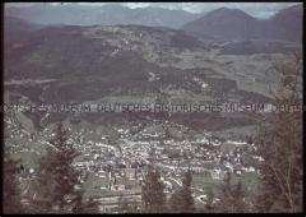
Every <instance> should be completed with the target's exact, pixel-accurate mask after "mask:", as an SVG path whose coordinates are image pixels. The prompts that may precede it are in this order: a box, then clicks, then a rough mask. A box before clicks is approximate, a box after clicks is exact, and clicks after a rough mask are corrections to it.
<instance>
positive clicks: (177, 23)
mask: <svg viewBox="0 0 306 217" xmlns="http://www.w3.org/2000/svg"><path fill="white" fill-rule="evenodd" d="M5 14H6V15H8V16H13V17H18V18H22V19H25V20H27V21H28V22H32V23H36V24H44V25H50V24H51V25H59V24H66V25H117V24H134V25H143V26H164V27H169V28H175V29H176V28H180V27H182V26H183V25H184V24H186V23H188V22H190V21H192V20H195V19H197V18H199V17H200V16H201V14H192V13H189V12H187V11H184V10H169V9H163V8H158V7H147V8H135V9H131V8H128V7H124V6H122V5H118V4H107V5H103V6H99V7H93V6H84V5H77V4H65V5H61V6H52V5H49V4H37V5H34V6H30V7H27V8H18V7H9V8H6V10H5Z"/></svg>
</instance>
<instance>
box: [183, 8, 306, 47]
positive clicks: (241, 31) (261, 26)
mask: <svg viewBox="0 0 306 217" xmlns="http://www.w3.org/2000/svg"><path fill="white" fill-rule="evenodd" d="M302 17H303V8H302V5H295V6H291V7H289V8H285V9H283V10H281V11H279V12H278V13H277V14H275V15H274V16H272V17H271V18H269V19H265V20H260V19H256V18H254V17H252V16H250V15H248V14H247V13H245V12H243V11H241V10H239V9H228V8H220V9H217V10H214V11H212V12H210V13H208V14H206V15H204V16H203V17H201V18H199V19H197V20H194V21H191V22H190V23H187V24H185V25H184V26H183V27H182V29H183V30H185V31H186V32H188V33H190V34H193V35H196V36H199V37H201V38H203V39H214V40H217V39H219V40H223V41H231V40H235V41H237V40H238V41H248V40H264V41H266V40H270V41H271V40H283V41H294V42H300V43H301V39H302V20H303V19H302Z"/></svg>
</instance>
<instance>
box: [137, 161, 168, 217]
mask: <svg viewBox="0 0 306 217" xmlns="http://www.w3.org/2000/svg"><path fill="white" fill-rule="evenodd" d="M164 187H165V186H164V184H163V183H162V182H161V181H160V173H159V171H158V170H157V169H156V168H153V166H151V165H150V166H149V170H148V173H147V175H146V177H145V180H144V185H143V187H142V200H143V203H144V212H148V213H161V212H165V204H166V195H165V193H164Z"/></svg>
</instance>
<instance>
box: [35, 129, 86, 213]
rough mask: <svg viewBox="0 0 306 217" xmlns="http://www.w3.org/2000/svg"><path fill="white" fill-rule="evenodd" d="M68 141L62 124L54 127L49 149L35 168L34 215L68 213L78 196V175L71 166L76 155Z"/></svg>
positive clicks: (67, 135)
mask: <svg viewBox="0 0 306 217" xmlns="http://www.w3.org/2000/svg"><path fill="white" fill-rule="evenodd" d="M68 138H69V134H68V130H67V129H65V128H64V126H63V124H62V123H59V124H57V126H56V129H55V136H54V138H53V139H52V140H51V141H50V143H51V147H49V148H48V150H47V154H46V156H44V157H43V158H42V159H41V161H40V165H39V166H40V170H39V177H38V180H37V181H38V184H39V192H38V198H37V199H36V200H35V201H34V202H35V204H36V206H37V212H42V213H50V212H51V213H53V212H55V213H57V212H59V213H65V212H70V211H71V210H72V209H73V207H74V206H75V205H76V204H77V201H78V199H79V197H80V195H79V192H76V191H75V190H74V186H75V185H76V184H78V179H79V173H78V172H77V171H76V170H75V169H74V168H73V167H72V162H73V160H74V158H75V157H76V156H77V155H78V152H77V151H76V150H75V149H74V148H73V147H72V145H71V144H69V143H68Z"/></svg>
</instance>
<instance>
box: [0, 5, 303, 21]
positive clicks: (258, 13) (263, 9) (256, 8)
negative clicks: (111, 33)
mask: <svg viewBox="0 0 306 217" xmlns="http://www.w3.org/2000/svg"><path fill="white" fill-rule="evenodd" d="M33 4H42V3H7V4H6V5H9V6H22V7H24V6H31V5H33ZM45 4H46V3H45ZM48 4H52V5H54V6H58V5H61V3H48ZM64 4H79V5H87V6H96V7H97V6H102V5H104V4H108V3H85V2H84V3H64ZM116 4H122V5H125V6H127V7H130V8H141V7H149V6H152V7H161V8H168V9H181V10H186V11H188V12H191V13H200V12H209V11H211V10H214V9H217V8H220V7H228V8H238V9H241V10H244V11H245V12H247V13H249V14H250V15H253V16H255V17H258V18H267V17H270V16H271V15H273V14H275V13H276V12H277V11H279V10H280V9H283V8H286V7H289V6H292V5H295V4H298V3H294V2H293V3H292V2H291V3H276V2H270V3H260V2H255V3H240V2H239V3H226V2H220V3H195V2H185V3H158V2H154V3H153V2H145V3H116ZM300 4H301V3H300Z"/></svg>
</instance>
